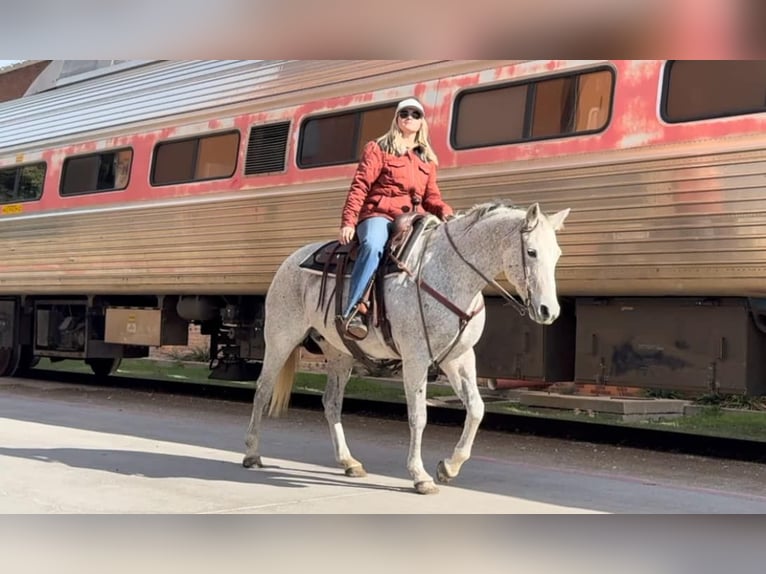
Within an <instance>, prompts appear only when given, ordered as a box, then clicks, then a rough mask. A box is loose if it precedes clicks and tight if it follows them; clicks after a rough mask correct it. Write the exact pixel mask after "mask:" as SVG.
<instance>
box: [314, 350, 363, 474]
mask: <svg viewBox="0 0 766 574" xmlns="http://www.w3.org/2000/svg"><path fill="white" fill-rule="evenodd" d="M320 345H321V347H322V352H323V353H324V355H325V359H327V385H326V386H325V391H324V394H323V395H322V404H323V405H324V414H325V418H326V419H327V424H328V425H329V427H330V436H331V438H332V445H333V449H334V450H335V460H336V462H337V463H338V464H340V465H341V466H342V467H343V469H344V470H345V472H346V476H354V477H362V476H367V472H366V471H365V470H364V467H363V466H362V463H361V462H359V461H358V460H356V459H355V458H354V457H353V456H351V451H350V450H349V448H348V445H347V444H346V436H345V434H344V432H343V425H342V424H341V410H342V408H343V391H344V390H345V388H346V383H348V379H349V377H350V376H351V368H352V367H353V365H354V359H353V358H351V357H350V356H348V355H344V354H342V353H340V352H338V351H337V350H335V349H334V348H333V347H331V346H330V345H329V344H327V343H325V342H322V343H320Z"/></svg>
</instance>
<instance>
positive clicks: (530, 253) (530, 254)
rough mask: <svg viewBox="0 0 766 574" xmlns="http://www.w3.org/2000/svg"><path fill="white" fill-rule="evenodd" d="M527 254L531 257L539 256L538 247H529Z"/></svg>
mask: <svg viewBox="0 0 766 574" xmlns="http://www.w3.org/2000/svg"><path fill="white" fill-rule="evenodd" d="M527 255H529V256H530V257H537V249H527Z"/></svg>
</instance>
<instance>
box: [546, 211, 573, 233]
mask: <svg viewBox="0 0 766 574" xmlns="http://www.w3.org/2000/svg"><path fill="white" fill-rule="evenodd" d="M567 215H569V208H568V207H567V208H566V209H563V210H561V211H559V212H558V213H556V214H554V215H551V216H550V217H548V221H549V222H550V224H551V226H552V227H553V230H554V231H561V230H562V229H563V228H564V220H565V219H566V218H567Z"/></svg>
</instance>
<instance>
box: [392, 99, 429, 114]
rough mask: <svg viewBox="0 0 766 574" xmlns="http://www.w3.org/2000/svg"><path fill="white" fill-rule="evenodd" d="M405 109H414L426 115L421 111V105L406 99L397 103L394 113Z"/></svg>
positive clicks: (414, 100)
mask: <svg viewBox="0 0 766 574" xmlns="http://www.w3.org/2000/svg"><path fill="white" fill-rule="evenodd" d="M405 108H415V109H416V110H420V113H421V114H423V115H426V111H425V110H424V109H423V105H422V104H421V103H420V102H419V101H417V100H416V99H415V98H407V99H406V100H402V101H401V102H399V105H398V106H396V113H397V114H398V113H399V112H400V111H401V110H403V109H405Z"/></svg>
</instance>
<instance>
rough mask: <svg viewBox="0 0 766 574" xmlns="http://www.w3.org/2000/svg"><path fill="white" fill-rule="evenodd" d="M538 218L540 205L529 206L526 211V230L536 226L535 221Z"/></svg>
mask: <svg viewBox="0 0 766 574" xmlns="http://www.w3.org/2000/svg"><path fill="white" fill-rule="evenodd" d="M539 217H540V204H539V203H533V204H532V205H530V206H529V209H527V221H526V225H525V226H526V228H527V229H532V228H533V227H534V226H535V225H537V219H538V218H539Z"/></svg>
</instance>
